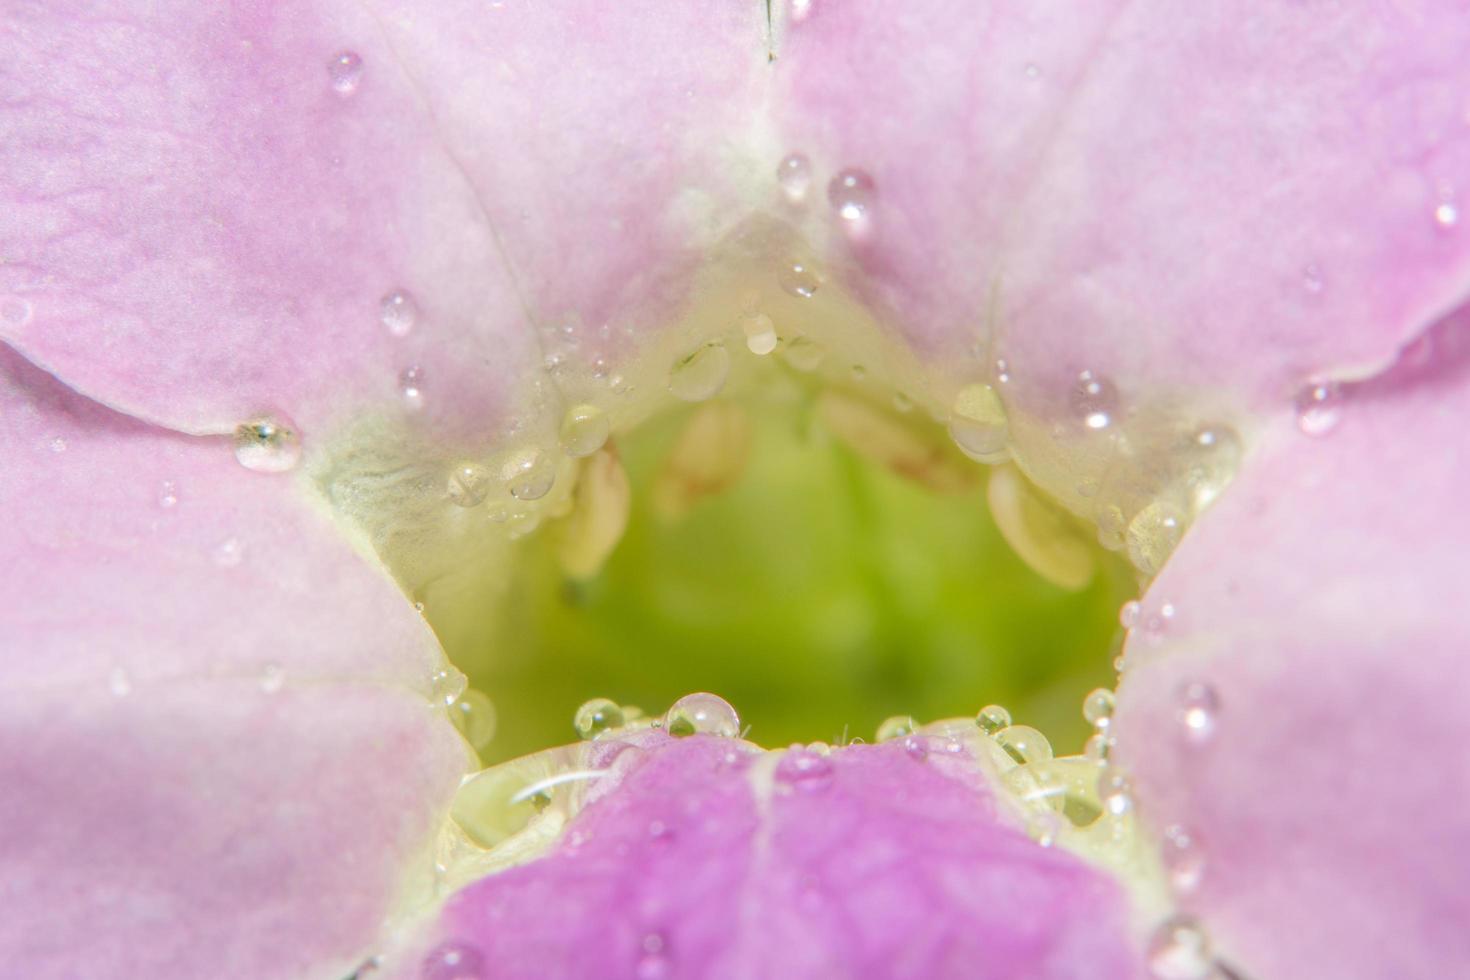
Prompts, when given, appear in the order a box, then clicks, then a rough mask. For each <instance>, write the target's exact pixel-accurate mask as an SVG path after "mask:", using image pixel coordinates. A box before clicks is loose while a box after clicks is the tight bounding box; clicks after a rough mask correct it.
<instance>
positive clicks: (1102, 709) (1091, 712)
mask: <svg viewBox="0 0 1470 980" xmlns="http://www.w3.org/2000/svg"><path fill="white" fill-rule="evenodd" d="M1116 703H1117V702H1116V699H1115V698H1114V696H1113V692H1112V691H1109V690H1108V689H1107V688H1105V687H1099V688H1095V689H1094V690H1093V691H1092V692H1091V693H1089V694H1088V695H1087V697H1086V698H1084V699H1083V700H1082V717H1083V718H1085V719H1087V723H1088V724H1089V725H1091V726H1092V727H1093V728H1097V729H1106V728H1107V727H1108V726H1109V725H1111V724H1112V722H1113V708H1114V706H1115V705H1116Z"/></svg>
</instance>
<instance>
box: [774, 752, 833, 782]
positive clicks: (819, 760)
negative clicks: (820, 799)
mask: <svg viewBox="0 0 1470 980" xmlns="http://www.w3.org/2000/svg"><path fill="white" fill-rule="evenodd" d="M832 771H833V770H832V760H830V759H828V758H827V757H826V756H825V755H822V754H821V753H820V752H813V751H811V750H810V749H802V748H792V749H790V750H788V751H786V752H785V753H783V754H782V756H781V760H780V761H779V762H777V763H776V772H775V779H776V781H777V782H779V783H783V784H785V785H786V786H788V787H790V788H792V789H799V790H802V791H803V792H808V793H811V792H816V791H818V790H822V789H825V788H826V787H827V786H828V785H829V784H830V783H831V782H832Z"/></svg>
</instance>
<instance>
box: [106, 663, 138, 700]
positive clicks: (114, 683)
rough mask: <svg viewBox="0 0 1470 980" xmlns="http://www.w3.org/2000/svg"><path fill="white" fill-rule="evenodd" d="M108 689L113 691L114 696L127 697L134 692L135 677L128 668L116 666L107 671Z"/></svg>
mask: <svg viewBox="0 0 1470 980" xmlns="http://www.w3.org/2000/svg"><path fill="white" fill-rule="evenodd" d="M107 689H108V690H109V691H111V692H112V696H113V697H118V698H125V697H127V696H128V695H129V694H131V693H133V679H132V678H131V677H129V676H128V672H127V671H126V670H123V669H122V668H121V667H114V668H112V670H110V671H108V672H107Z"/></svg>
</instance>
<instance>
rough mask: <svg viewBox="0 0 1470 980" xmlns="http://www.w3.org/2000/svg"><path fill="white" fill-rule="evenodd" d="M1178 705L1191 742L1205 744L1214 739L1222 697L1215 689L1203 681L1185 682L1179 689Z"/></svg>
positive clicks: (1187, 736)
mask: <svg viewBox="0 0 1470 980" xmlns="http://www.w3.org/2000/svg"><path fill="white" fill-rule="evenodd" d="M1178 705H1179V721H1180V722H1181V723H1182V724H1183V725H1184V734H1185V737H1186V738H1187V739H1188V740H1189V741H1191V742H1194V743H1196V744H1203V743H1205V742H1208V741H1209V740H1210V739H1211V738H1213V737H1214V735H1215V726H1216V724H1217V722H1218V721H1219V713H1220V696H1219V695H1218V694H1217V693H1215V689H1214V688H1213V687H1211V686H1210V685H1209V684H1206V683H1204V682H1203V681H1185V682H1184V683H1183V684H1182V685H1180V687H1179V695H1178Z"/></svg>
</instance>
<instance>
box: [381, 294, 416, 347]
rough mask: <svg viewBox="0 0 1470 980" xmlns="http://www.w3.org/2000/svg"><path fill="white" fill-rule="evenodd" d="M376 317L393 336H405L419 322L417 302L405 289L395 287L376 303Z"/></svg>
mask: <svg viewBox="0 0 1470 980" xmlns="http://www.w3.org/2000/svg"><path fill="white" fill-rule="evenodd" d="M378 319H379V320H380V321H382V324H383V326H385V327H387V328H388V332H389V333H391V334H392V335H393V336H395V337H407V336H408V334H409V332H410V331H412V330H413V327H414V324H416V323H418V322H419V304H418V302H417V301H416V300H414V298H413V294H412V293H410V292H408V291H407V290H405V289H395V290H393V292H391V293H389V294H388V295H386V296H384V297H383V299H382V300H381V301H380V302H379V303H378Z"/></svg>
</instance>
